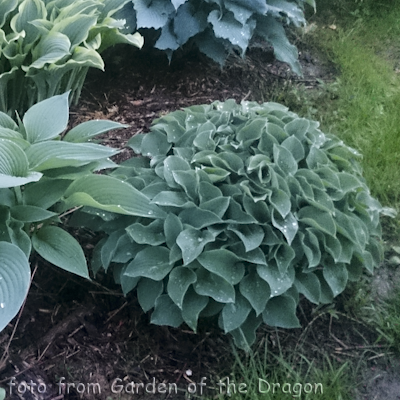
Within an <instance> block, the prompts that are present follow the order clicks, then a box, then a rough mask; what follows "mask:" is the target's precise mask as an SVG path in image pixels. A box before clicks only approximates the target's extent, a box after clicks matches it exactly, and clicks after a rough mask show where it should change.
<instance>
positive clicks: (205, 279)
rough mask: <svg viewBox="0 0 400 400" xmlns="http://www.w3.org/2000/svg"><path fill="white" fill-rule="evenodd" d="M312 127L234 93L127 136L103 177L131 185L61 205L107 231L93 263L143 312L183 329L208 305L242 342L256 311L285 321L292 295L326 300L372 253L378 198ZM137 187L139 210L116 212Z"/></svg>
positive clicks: (376, 244) (349, 155)
mask: <svg viewBox="0 0 400 400" xmlns="http://www.w3.org/2000/svg"><path fill="white" fill-rule="evenodd" d="M318 126H319V124H318V123H317V122H315V121H310V120H307V119H304V118H299V117H298V116H297V115H296V114H294V113H292V112H289V111H288V110H287V108H285V107H284V106H282V105H280V104H276V103H264V104H261V105H260V104H257V103H252V102H243V103H242V104H241V105H238V104H236V103H235V101H233V100H229V101H226V102H225V103H220V102H215V103H213V104H211V105H202V106H193V107H190V108H187V109H184V110H182V111H176V112H173V113H171V114H169V115H166V116H163V117H162V118H160V119H158V120H157V121H155V123H154V124H153V126H152V128H151V132H150V133H147V134H138V135H135V136H134V137H133V138H132V139H130V141H129V142H128V145H129V146H130V147H131V148H132V149H133V150H134V151H135V152H136V153H138V154H140V155H142V156H141V157H133V158H131V159H129V160H127V161H126V162H124V163H122V164H121V166H120V167H119V168H117V169H116V170H115V171H114V172H113V173H112V174H111V176H108V177H106V176H103V178H108V179H110V182H111V180H116V179H120V180H122V181H123V182H124V184H125V185H127V187H128V186H130V187H131V188H132V189H131V191H132V194H128V195H127V196H122V195H121V196H116V199H115V200H113V201H119V203H116V204H118V206H116V207H114V208H113V209H112V210H111V209H110V208H103V211H101V210H96V209H95V208H85V209H84V210H83V211H84V212H81V213H80V214H75V215H74V219H75V222H76V223H77V224H79V225H84V226H87V227H91V228H93V229H95V230H100V231H103V232H105V233H106V235H105V237H104V238H103V239H102V240H101V241H100V242H99V244H98V245H97V247H96V249H95V251H94V259H93V262H92V267H93V268H94V272H97V271H98V270H100V269H104V270H106V271H107V270H108V269H109V268H110V269H112V270H113V273H114V277H115V279H116V281H117V282H118V283H120V284H121V286H122V290H123V291H124V293H125V294H126V293H128V292H130V291H131V290H133V289H135V288H136V289H137V296H138V300H139V303H140V305H141V307H142V308H143V310H144V311H145V312H147V311H149V310H151V309H153V311H152V316H151V321H152V322H153V323H155V324H159V325H169V326H174V327H177V326H179V325H180V324H182V323H183V322H184V323H186V324H187V325H188V326H189V327H190V328H192V329H193V330H196V328H197V323H198V319H199V318H200V317H206V316H211V315H219V324H220V326H221V328H222V329H223V330H224V331H225V332H226V333H230V334H231V335H232V336H233V337H234V339H235V342H236V344H237V345H238V346H240V347H243V348H248V346H249V345H250V344H251V343H252V342H253V341H254V340H255V331H256V329H257V327H258V326H259V325H260V324H261V323H262V322H264V323H266V324H268V325H270V326H278V327H283V328H294V327H298V326H299V321H298V319H297V317H296V308H297V304H298V302H299V298H300V295H302V296H304V297H305V298H306V299H308V300H309V301H311V302H312V303H314V304H321V303H322V304H326V303H329V302H331V301H332V300H333V298H334V297H335V296H337V295H338V294H340V293H341V292H342V291H343V290H344V288H345V287H346V285H347V283H348V281H351V280H357V279H359V277H360V275H361V273H362V272H363V270H364V269H365V268H366V269H367V270H369V271H372V270H373V268H374V266H375V265H377V264H379V263H380V261H381V257H382V248H381V243H380V235H381V229H380V223H379V214H380V213H382V212H383V211H384V210H383V209H382V207H381V206H380V204H379V203H378V201H376V200H375V199H373V198H372V197H371V195H370V192H369V189H368V187H367V185H366V183H365V181H364V179H363V177H362V175H361V168H360V165H359V163H358V159H359V158H360V155H359V154H358V153H357V152H356V151H354V150H353V149H351V148H349V147H348V146H346V145H345V144H344V143H343V142H342V141H340V140H339V139H338V138H337V137H335V136H333V135H326V134H324V133H323V132H321V130H320V129H319V127H318ZM104 185H107V182H106V181H105V179H104ZM86 186H87V185H86V184H85V185H82V189H79V190H78V188H77V187H76V186H75V185H74V184H72V185H71V190H72V189H73V191H74V192H75V193H76V192H81V191H84V190H86ZM133 191H135V193H134V192H133ZM139 194H140V196H139ZM78 195H79V196H80V201H81V200H82V196H81V195H80V194H79V193H78ZM129 198H130V199H131V201H130V202H129ZM146 199H147V201H146ZM139 200H140V204H141V208H140V213H139V212H138V210H133V211H132V212H127V211H126V204H131V205H132V206H135V204H136V208H137V206H138V204H137V203H138V201H139ZM80 204H86V205H90V204H93V205H95V206H96V207H97V208H98V202H97V203H89V202H88V203H82V202H80ZM108 210H111V211H113V212H107V211H108Z"/></svg>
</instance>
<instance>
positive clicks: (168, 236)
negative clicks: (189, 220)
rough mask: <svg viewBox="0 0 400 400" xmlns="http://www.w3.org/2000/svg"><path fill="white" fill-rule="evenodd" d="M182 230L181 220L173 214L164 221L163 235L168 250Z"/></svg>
mask: <svg viewBox="0 0 400 400" xmlns="http://www.w3.org/2000/svg"><path fill="white" fill-rule="evenodd" d="M182 230H183V225H182V222H181V220H180V219H179V218H178V217H177V216H176V215H175V214H172V213H170V214H168V215H167V218H165V221H164V235H165V240H166V242H167V246H168V247H169V248H171V247H172V246H173V245H174V244H175V243H176V238H177V237H178V236H179V234H180V233H181V231H182Z"/></svg>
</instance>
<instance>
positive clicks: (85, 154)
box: [26, 140, 118, 172]
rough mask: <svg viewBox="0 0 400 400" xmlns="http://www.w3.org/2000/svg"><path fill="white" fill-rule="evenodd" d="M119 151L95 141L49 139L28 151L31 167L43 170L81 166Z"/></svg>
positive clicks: (34, 145)
mask: <svg viewBox="0 0 400 400" xmlns="http://www.w3.org/2000/svg"><path fill="white" fill-rule="evenodd" d="M115 154H118V151H117V150H115V149H112V148H110V147H105V146H102V145H99V144H93V143H69V142H61V141H55V140H54V141H47V142H40V143H35V144H33V145H32V146H31V147H29V148H28V149H27V151H26V155H27V157H28V160H29V165H30V168H31V169H34V170H35V171H38V172H41V171H45V170H48V169H53V168H62V167H79V166H82V165H86V164H89V163H90V162H93V161H97V160H102V159H106V158H108V157H111V156H113V155H115Z"/></svg>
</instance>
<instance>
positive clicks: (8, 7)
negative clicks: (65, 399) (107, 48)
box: [0, 0, 18, 331]
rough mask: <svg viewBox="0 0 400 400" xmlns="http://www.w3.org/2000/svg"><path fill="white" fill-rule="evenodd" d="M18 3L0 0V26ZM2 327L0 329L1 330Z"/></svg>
mask: <svg viewBox="0 0 400 400" xmlns="http://www.w3.org/2000/svg"><path fill="white" fill-rule="evenodd" d="M17 5H18V0H3V1H1V2H0V28H1V27H2V26H3V25H4V23H5V22H6V19H7V16H8V14H9V13H10V12H11V11H13V10H14V9H15V8H16V7H17ZM1 330H2V329H0V331H1Z"/></svg>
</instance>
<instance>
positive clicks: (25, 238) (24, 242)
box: [8, 220, 32, 259]
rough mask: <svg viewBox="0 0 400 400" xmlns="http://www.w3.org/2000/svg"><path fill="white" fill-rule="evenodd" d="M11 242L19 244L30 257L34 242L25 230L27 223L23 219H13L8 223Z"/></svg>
mask: <svg viewBox="0 0 400 400" xmlns="http://www.w3.org/2000/svg"><path fill="white" fill-rule="evenodd" d="M8 227H9V230H8V231H9V234H10V239H11V243H13V244H15V245H16V246H18V247H19V248H20V249H21V250H22V251H23V252H24V253H25V255H26V257H27V258H28V259H29V257H30V255H31V251H32V242H31V238H30V237H29V235H28V234H27V233H26V232H25V224H24V223H23V222H21V221H17V220H11V221H9V224H8Z"/></svg>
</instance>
